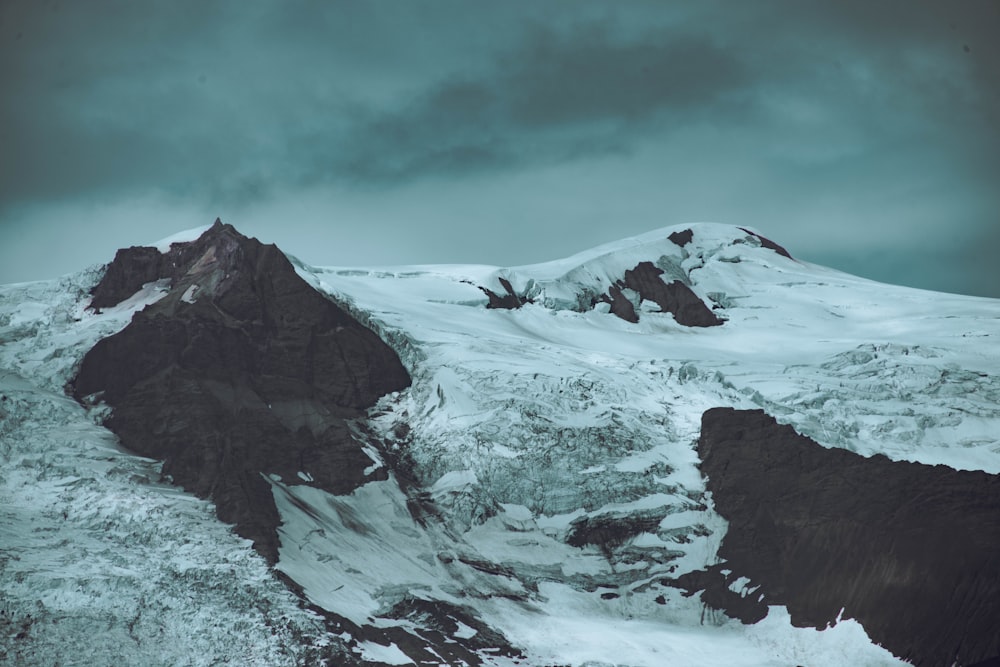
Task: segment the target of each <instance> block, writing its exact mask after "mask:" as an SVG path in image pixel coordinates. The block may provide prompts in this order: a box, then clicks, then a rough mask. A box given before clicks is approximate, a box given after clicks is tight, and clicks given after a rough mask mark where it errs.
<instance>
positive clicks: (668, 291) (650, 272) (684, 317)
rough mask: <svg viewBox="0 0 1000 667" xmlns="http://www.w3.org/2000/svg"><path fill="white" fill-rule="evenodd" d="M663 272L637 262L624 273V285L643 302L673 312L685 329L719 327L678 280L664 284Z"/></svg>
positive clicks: (688, 289)
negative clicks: (633, 291) (650, 302)
mask: <svg viewBox="0 0 1000 667" xmlns="http://www.w3.org/2000/svg"><path fill="white" fill-rule="evenodd" d="M661 275H663V269H660V268H658V267H656V266H653V263H652V262H639V264H637V265H636V267H635V268H634V269H632V270H631V271H626V272H625V286H626V287H628V288H629V289H634V290H635V291H636V292H638V293H639V296H641V297H642V298H643V299H648V300H649V301H652V302H653V303H655V304H656V305H658V306H659V307H660V310H661V311H662V312H664V313H673V315H674V319H675V320H677V323H678V324H683V325H684V326H686V327H714V326H718V325H720V324H722V320H720V319H719V318H718V317H716V316H715V313H713V312H712V309H711V308H709V307H708V306H706V305H705V303H704V302H703V301H702V300H701V299H699V298H698V295H697V294H695V293H694V292H692V291H691V288H690V287H688V286H687V285H685V284H684V283H682V282H681V281H679V280H674V281H671V282H669V283H665V282H663V280H662V279H661V278H660V276H661Z"/></svg>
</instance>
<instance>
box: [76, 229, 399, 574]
mask: <svg viewBox="0 0 1000 667" xmlns="http://www.w3.org/2000/svg"><path fill="white" fill-rule="evenodd" d="M154 268H155V269H156V270H155V271H154V270H153V269H154ZM163 279H169V280H170V281H171V289H170V292H169V294H167V296H165V297H164V298H163V299H161V300H160V301H158V302H157V303H155V304H153V305H151V306H149V307H147V308H146V309H145V310H143V311H141V312H139V313H137V314H136V315H135V316H134V318H133V319H132V322H131V323H130V324H129V325H128V326H127V327H126V328H125V329H123V330H122V331H120V332H119V333H117V334H115V335H114V336H111V337H109V338H106V339H104V340H102V341H100V342H99V343H98V344H97V345H95V346H94V348H93V349H91V350H90V352H88V353H87V355H86V356H85V357H84V359H83V363H82V365H81V367H80V371H79V374H78V376H77V378H76V380H75V386H74V390H73V392H74V395H75V397H76V398H77V399H78V400H88V398H89V397H91V396H92V395H95V394H97V395H99V397H100V398H102V399H103V400H104V401H105V402H107V404H108V405H110V406H111V407H112V408H113V411H112V413H111V416H110V418H109V419H108V420H107V422H106V424H107V426H108V427H109V428H110V429H111V430H113V431H114V432H115V433H116V434H117V435H118V436H119V438H120V439H121V441H122V443H123V444H124V445H125V446H126V447H128V448H130V449H132V450H134V451H136V452H138V453H140V454H142V455H144V456H150V457H154V458H160V459H164V468H163V470H164V473H165V474H167V475H170V476H171V477H172V478H173V480H174V481H175V482H177V483H179V484H180V485H182V486H183V487H185V488H186V489H188V490H190V491H193V492H195V493H197V494H198V495H200V496H203V497H209V498H211V499H212V500H214V501H215V503H216V506H217V508H218V514H219V517H220V518H221V519H223V520H225V521H229V522H232V523H235V524H236V527H237V532H239V533H240V534H241V535H243V536H244V537H247V538H249V539H252V540H253V541H254V544H255V546H256V547H257V549H258V550H259V551H260V552H261V553H263V554H264V555H265V556H267V557H268V558H269V559H271V560H272V561H274V560H275V559H276V557H277V546H278V542H277V537H276V534H275V530H274V529H275V527H276V525H277V523H278V514H277V510H276V508H275V505H274V500H273V498H272V496H271V489H270V485H269V483H268V481H267V480H266V479H265V478H264V477H263V475H269V474H276V475H279V476H280V477H281V478H282V479H283V480H284V481H285V482H286V483H288V482H296V481H299V480H300V479H301V478H305V479H309V480H311V482H310V483H312V484H314V485H316V486H318V487H320V488H322V489H324V490H327V491H329V492H331V493H348V492H350V491H352V490H353V489H355V488H357V487H358V486H359V485H361V484H362V483H364V482H365V481H367V480H368V479H372V478H378V476H379V475H380V474H381V475H382V476H383V477H382V478H384V474H385V473H384V470H383V469H381V468H379V469H378V470H375V472H374V473H373V474H374V475H375V477H372V476H371V475H369V474H367V473H366V472H365V470H366V468H372V467H373V466H372V459H371V458H370V457H369V456H368V455H367V454H365V453H364V450H363V449H362V446H361V445H360V444H359V443H358V442H357V441H356V440H355V438H354V437H353V436H352V432H351V428H350V421H349V420H351V419H352V418H357V417H359V416H361V414H362V412H361V411H362V410H364V409H365V408H367V407H370V406H371V405H373V404H374V402H375V401H376V400H377V399H378V398H379V397H380V396H382V395H384V394H386V393H388V392H391V391H395V390H399V389H402V388H404V387H406V386H408V385H409V382H410V379H409V376H408V375H407V373H406V370H405V369H404V368H403V366H402V364H401V363H400V361H399V359H398V357H397V356H396V355H395V353H394V352H393V351H392V350H391V349H390V348H389V347H388V346H387V345H385V343H383V342H382V341H381V340H380V339H379V338H378V337H377V336H376V335H375V334H374V333H372V332H371V331H369V330H368V329H366V328H365V327H363V326H362V325H361V324H359V323H358V322H356V321H355V320H353V319H352V318H351V317H350V316H349V315H348V314H347V313H345V312H344V311H343V310H342V309H340V308H339V307H338V306H337V305H336V304H334V303H333V302H332V301H330V300H329V299H327V298H326V297H324V296H323V295H321V294H319V293H318V292H316V291H315V290H314V289H312V288H311V287H310V286H309V285H308V284H307V283H306V282H305V281H303V280H302V279H301V278H300V277H299V276H298V275H296V273H295V270H294V268H293V267H292V265H291V263H290V262H289V261H288V260H287V258H285V256H284V255H283V254H282V253H281V252H280V251H279V250H278V249H277V248H276V247H275V246H273V245H267V246H265V245H262V244H261V243H260V242H259V241H257V240H256V239H248V238H246V237H244V236H242V235H241V234H239V233H238V232H237V231H236V230H235V229H233V228H232V227H231V226H229V225H223V224H222V223H221V222H219V221H216V224H215V225H214V226H213V227H212V228H211V229H210V230H209V231H208V232H206V233H205V234H204V235H203V236H202V237H201V238H199V239H198V240H197V241H194V242H191V243H184V244H175V245H174V246H172V248H171V250H170V252H169V253H165V254H161V253H159V251H158V250H156V249H155V248H130V249H128V250H123V251H120V252H119V253H118V255H117V256H116V258H115V261H114V262H113V263H112V264H111V265H110V266H109V267H108V270H107V272H106V274H105V278H104V279H103V280H102V281H101V283H100V284H99V285H98V286H97V287H96V288H95V289H94V292H93V294H94V302H93V304H92V305H93V306H94V307H108V306H112V305H114V304H116V303H118V301H121V300H122V299H124V298H127V297H129V296H131V295H132V294H133V293H134V292H135V291H136V290H138V289H139V288H140V287H141V286H142V285H143V284H144V283H147V282H150V281H151V280H163ZM300 473H302V475H300Z"/></svg>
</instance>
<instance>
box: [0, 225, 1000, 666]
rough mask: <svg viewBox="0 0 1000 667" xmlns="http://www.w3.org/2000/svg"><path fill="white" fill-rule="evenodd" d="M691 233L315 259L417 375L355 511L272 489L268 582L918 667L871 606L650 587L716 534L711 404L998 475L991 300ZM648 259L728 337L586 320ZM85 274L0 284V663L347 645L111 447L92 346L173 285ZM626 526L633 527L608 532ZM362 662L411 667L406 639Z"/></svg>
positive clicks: (602, 655)
mask: <svg viewBox="0 0 1000 667" xmlns="http://www.w3.org/2000/svg"><path fill="white" fill-rule="evenodd" d="M692 228H693V229H694V232H695V234H694V240H693V241H692V243H690V244H688V245H686V246H685V247H684V248H681V247H679V246H677V245H675V244H674V243H672V242H670V241H668V240H667V236H668V234H670V232H671V231H679V230H682V229H684V227H677V228H672V229H666V230H658V231H656V232H652V233H650V234H647V235H645V236H643V237H639V238H636V239H628V240H625V241H622V242H618V243H615V244H611V245H609V246H606V247H603V248H598V249H595V250H593V251H589V252H587V253H583V254H581V255H578V256H575V257H571V258H568V259H566V260H561V261H558V262H553V263H549V264H542V265H535V266H528V267H519V268H515V269H498V268H496V267H487V266H420V267H402V268H400V267H394V268H384V269H368V268H361V269H345V268H314V267H308V266H305V265H301V264H299V265H298V268H299V272H300V274H301V275H302V276H303V277H304V278H305V279H307V280H308V281H310V282H311V283H312V284H313V285H315V286H316V287H317V288H318V289H320V290H322V291H325V292H327V293H328V294H330V295H331V296H332V297H333V298H335V299H337V300H338V301H339V302H341V303H343V304H346V305H347V306H348V307H349V308H350V309H351V310H352V312H353V313H354V314H355V315H356V316H357V317H358V318H359V319H361V320H362V321H364V322H366V323H368V324H369V325H370V326H371V327H372V328H373V329H375V330H376V331H377V332H379V333H380V334H381V335H382V337H383V338H384V339H385V340H386V341H387V342H389V343H390V344H391V345H392V346H393V347H394V348H395V349H396V350H397V352H399V354H400V356H401V357H402V358H403V360H404V363H405V364H406V365H407V367H408V369H409V371H410V372H411V374H412V376H413V379H414V382H413V386H412V387H411V388H410V389H409V390H407V391H405V392H401V393H398V394H393V395H390V396H388V397H386V398H385V399H383V401H382V402H381V403H380V405H379V406H378V407H377V408H376V410H374V411H373V413H372V426H373V427H374V428H375V430H376V432H378V433H379V434H381V437H382V438H383V439H384V441H385V448H386V449H385V454H386V456H392V457H393V458H394V459H397V460H398V461H399V464H398V467H397V470H396V471H395V472H394V475H395V476H396V477H394V478H391V479H390V480H389V481H385V482H374V483H371V484H368V485H366V486H364V487H362V488H360V489H358V490H357V491H356V492H355V493H353V494H351V495H349V496H340V497H335V496H330V495H329V494H325V493H323V492H322V491H319V490H317V489H315V488H312V487H310V486H309V485H308V483H296V484H281V483H278V482H276V483H275V484H274V487H273V488H274V493H275V499H276V502H277V503H278V507H279V510H280V511H281V514H282V518H283V520H284V522H285V523H284V525H283V526H282V528H281V538H282V550H281V561H280V563H279V566H278V567H279V569H280V570H282V571H284V572H285V573H287V574H288V575H289V576H291V577H292V578H293V579H294V580H295V581H296V582H298V583H299V584H300V585H302V586H303V588H304V590H305V592H306V594H307V596H308V597H309V598H310V599H311V601H313V602H315V603H316V604H318V605H320V606H322V607H325V608H326V609H329V610H331V611H334V612H336V613H337V614H339V615H341V616H344V617H345V618H348V619H350V620H352V621H354V622H356V623H359V624H371V625H375V626H379V625H386V624H397V625H399V624H402V623H404V622H402V621H398V620H390V619H387V618H385V617H384V616H383V614H384V613H385V612H386V610H388V609H389V608H390V607H391V606H392V605H393V604H394V603H396V602H398V601H399V600H401V599H403V598H404V597H407V596H409V597H418V598H421V597H422V598H426V599H430V600H442V601H445V602H448V603H449V604H453V605H457V606H460V607H462V608H464V609H468V610H471V611H472V612H473V613H474V614H475V615H477V616H478V617H479V618H481V619H482V620H483V621H485V622H486V623H487V624H488V625H489V626H491V627H494V628H496V629H498V630H500V631H502V632H503V633H504V634H505V635H506V637H507V638H508V639H509V640H510V641H511V643H513V644H514V645H515V646H518V647H521V648H523V649H525V651H526V653H527V656H528V662H529V664H532V665H547V664H571V665H574V666H582V665H585V664H591V665H597V664H617V665H623V664H624V665H634V666H636V667H638V666H649V667H654V666H655V667H659V666H660V665H663V664H684V665H691V666H697V665H723V664H725V665H747V666H749V665H774V666H777V665H789V666H790V665H797V664H822V665H832V666H836V665H852V666H853V665H859V664H865V665H893V664H900V663H899V662H898V661H896V660H895V659H893V658H892V657H891V656H889V655H888V654H887V653H886V652H885V651H883V650H882V649H880V648H878V647H875V646H873V645H872V644H871V643H870V642H869V641H868V640H867V637H866V636H865V635H864V632H863V630H862V628H861V627H860V626H859V625H857V624H856V623H854V622H853V621H844V622H841V623H838V624H837V625H836V626H835V627H833V628H829V629H827V630H824V631H816V630H807V629H796V628H793V627H792V626H791V625H790V623H789V622H788V616H787V613H785V612H784V610H783V609H781V608H772V610H771V613H770V615H769V616H768V617H767V618H766V619H765V620H764V621H762V622H761V623H758V624H756V625H754V626H742V625H740V624H738V623H735V622H732V621H729V620H726V619H724V618H722V617H720V616H719V615H717V614H713V613H711V612H708V611H706V610H704V609H703V608H702V606H701V604H700V603H699V602H697V600H696V598H684V597H682V596H681V595H680V593H679V592H678V591H676V590H675V589H672V588H669V587H666V586H664V585H663V584H662V583H661V581H662V579H663V578H664V577H666V576H674V575H677V574H680V573H682V572H685V571H689V570H693V569H697V568H700V567H703V566H704V565H706V564H708V563H711V562H714V559H715V550H716V548H717V546H718V544H719V541H720V540H721V538H722V535H723V534H724V531H725V522H724V521H723V520H722V519H721V517H719V516H718V515H717V514H715V512H714V511H712V505H711V499H710V498H709V497H706V494H705V489H704V483H703V480H702V479H701V477H700V474H699V472H698V470H697V467H696V464H697V457H696V454H695V450H694V447H693V445H694V442H695V440H696V439H697V436H698V430H699V423H700V416H701V413H702V412H703V411H704V410H705V409H707V408H709V407H715V406H722V405H730V406H735V407H763V408H764V409H765V410H767V411H768V412H770V413H771V414H774V415H775V416H776V417H777V418H778V419H779V420H781V421H783V422H785V423H789V424H792V425H794V426H795V427H796V428H797V429H798V430H800V431H801V432H803V433H805V434H807V435H810V436H812V437H813V438H815V439H816V440H818V441H819V442H820V443H822V444H824V445H827V446H834V447H844V448H848V449H851V450H853V451H856V452H859V453H862V454H871V453H873V452H882V453H884V454H886V455H888V456H890V457H891V458H895V459H901V460H913V461H921V462H925V463H945V464H947V465H950V466H953V467H956V468H967V469H982V470H987V471H989V472H994V473H996V472H1000V443H998V441H997V438H996V434H997V433H1000V348H998V346H997V339H998V336H1000V303H998V302H997V301H995V300H989V299H977V298H972V297H961V296H953V295H945V294H936V293H930V292H923V291H917V290H911V289H905V288H899V287H893V286H888V285H882V284H877V283H872V282H869V281H865V280H861V279H859V278H855V277H852V276H848V275H845V274H842V273H838V272H835V271H831V270H829V269H825V268H822V267H817V266H813V265H808V264H805V263H801V262H797V261H795V260H789V259H786V258H784V257H781V256H779V255H778V254H776V253H774V252H773V251H770V250H767V249H764V248H761V247H760V246H759V242H758V241H757V240H756V238H755V237H753V236H751V235H748V234H745V233H743V232H742V231H740V230H738V229H736V228H733V227H727V226H720V225H696V226H693V227H692ZM189 236H190V234H186V235H184V236H182V237H178V238H179V239H180V240H185V239H187V238H188V237H189ZM639 261H651V262H654V263H656V264H657V266H659V267H660V268H662V269H663V270H664V271H665V275H664V278H666V279H668V280H669V279H670V278H671V277H675V278H677V279H681V280H683V281H685V282H687V283H689V285H690V286H691V288H692V289H693V290H694V291H695V293H697V294H698V295H699V296H701V297H702V298H703V299H705V300H706V302H708V303H710V304H716V305H717V306H719V308H718V310H717V311H716V312H717V313H718V314H719V315H720V316H722V317H724V318H726V320H727V321H726V323H725V324H724V325H722V326H719V327H713V328H710V329H691V328H687V327H683V326H680V325H678V324H677V323H676V322H674V320H673V317H672V316H671V315H669V314H664V313H658V312H654V310H655V309H654V308H650V306H649V304H648V303H637V305H638V308H637V311H638V312H639V313H640V317H641V319H640V322H639V323H637V324H630V323H627V322H624V321H622V320H620V319H618V318H616V317H614V316H612V315H610V314H609V313H607V312H606V310H607V306H606V305H602V304H598V305H597V306H596V307H592V306H591V302H592V300H593V297H594V296H596V295H598V294H601V293H603V292H605V291H606V290H607V289H608V286H609V284H610V283H611V282H612V281H613V280H615V279H618V278H621V277H622V275H623V273H624V271H625V270H626V269H631V268H633V267H634V266H635V265H636V264H637V263H638V262H639ZM500 277H505V278H507V279H508V280H510V282H511V283H512V284H513V286H514V288H515V290H516V291H518V292H519V293H521V294H525V295H527V296H529V297H531V298H532V299H533V300H534V303H533V304H529V305H526V306H525V307H523V308H521V309H520V310H516V311H505V310H487V309H485V307H484V306H485V303H486V297H485V295H484V294H483V293H482V292H481V291H480V290H479V289H478V286H485V287H488V288H490V289H492V290H494V291H496V292H501V291H502V290H501V287H500V285H499V280H498V279H499V278H500ZM96 278H97V274H96V272H95V271H93V270H91V271H86V272H83V273H81V274H79V275H77V276H72V277H68V278H65V279H62V280H60V281H52V282H45V283H32V284H24V285H12V286H6V287H2V288H0V369H2V375H0V385H2V388H0V392H2V394H3V395H4V396H5V397H6V398H5V399H4V400H3V401H2V402H0V508H2V510H0V511H2V512H3V514H4V516H3V521H2V523H0V531H3V532H2V533H0V590H2V591H3V593H2V595H3V596H4V597H3V602H2V604H3V609H2V611H3V614H4V615H3V616H2V617H0V622H2V625H0V630H2V634H0V638H2V642H3V643H2V644H0V650H2V651H4V653H2V654H0V656H4V657H6V658H7V659H10V658H11V657H13V659H14V660H15V661H17V660H27V661H28V664H32V663H33V662H38V663H42V664H45V663H47V662H55V661H60V660H61V661H62V664H83V663H87V664H91V665H101V664H122V663H134V664H138V663H144V664H217V663H220V662H223V661H226V660H229V661H230V662H233V663H240V664H295V663H303V662H305V663H309V662H311V661H315V660H317V659H318V658H316V656H318V655H319V653H320V652H321V651H323V650H325V649H324V648H323V645H324V644H325V643H329V644H330V645H331V646H334V647H336V646H339V645H340V644H339V643H340V642H342V638H340V637H331V636H324V635H323V633H322V628H321V625H320V624H319V622H318V620H317V619H316V618H315V617H314V616H312V615H311V614H309V613H308V612H305V611H303V610H301V609H300V607H299V606H298V605H297V604H296V602H295V600H294V598H293V596H292V595H291V594H290V593H288V592H287V591H286V590H285V589H284V588H282V587H281V586H280V585H279V584H277V582H276V581H275V579H274V578H273V577H272V576H270V575H269V573H268V572H267V568H266V566H265V565H264V563H263V562H262V561H261V560H260V559H258V558H257V557H256V556H255V554H253V552H252V551H251V550H250V549H249V547H248V545H247V544H246V543H245V542H244V541H242V540H240V539H238V538H237V537H235V536H234V535H233V534H232V532H231V531H230V530H229V529H228V528H227V527H226V526H224V525H222V524H220V523H218V521H217V520H215V518H214V516H213V514H212V513H211V508H209V507H208V506H207V505H206V504H205V503H203V502H202V501H198V500H195V499H192V498H191V497H189V496H187V495H186V494H183V493H181V492H179V491H177V490H175V489H173V488H172V487H169V486H166V485H163V484H161V483H159V482H158V481H157V480H158V467H157V465H156V464H155V463H154V462H151V461H148V460H144V459H139V458H137V457H134V456H131V455H128V454H126V453H124V452H121V451H120V450H119V449H118V448H117V446H116V445H115V442H114V439H113V437H112V436H110V435H109V434H108V433H107V432H106V431H104V430H103V429H101V428H99V427H97V426H95V425H94V420H95V418H96V417H97V415H93V414H91V415H88V414H87V413H85V412H84V411H83V410H82V408H80V407H78V406H77V405H76V404H74V403H73V402H72V401H70V400H68V399H66V398H65V397H64V396H63V394H62V387H63V385H64V384H65V382H66V381H67V380H68V379H69V377H70V376H71V375H72V372H73V367H74V365H75V364H76V363H78V361H79V359H80V358H81V357H82V355H83V354H84V353H85V352H86V350H87V349H89V347H90V346H91V345H93V343H94V342H95V341H96V340H98V339H99V338H100V337H102V336H106V335H108V334H110V333H112V332H113V331H115V330H117V329H118V328H120V327H122V326H124V325H125V324H126V323H127V320H128V318H129V317H130V316H131V313H132V312H133V311H134V309H136V308H139V307H142V306H143V305H144V304H145V303H149V302H150V300H153V299H155V298H157V296H158V295H159V294H160V293H161V290H160V289H159V287H158V286H157V285H149V286H147V288H146V289H145V290H144V291H143V292H142V293H140V294H137V295H136V296H135V297H133V299H131V300H130V302H129V303H126V304H123V305H122V306H119V307H118V308H115V309H111V310H108V311H105V313H103V314H102V315H93V314H91V313H87V312H85V311H84V307H85V305H86V298H85V295H84V292H85V289H86V288H87V287H89V286H90V285H91V284H93V282H94V281H96ZM630 296H631V297H632V298H636V297H637V295H635V294H632V295H630ZM308 473H309V471H308V470H306V471H303V475H302V477H303V480H307V479H308V478H309V475H308ZM399 476H406V478H407V481H415V482H417V483H418V484H419V488H423V489H425V490H426V498H428V499H431V500H433V501H434V502H433V507H435V508H436V510H437V512H438V516H437V517H436V518H435V519H434V520H432V521H429V522H428V523H427V524H426V525H420V524H418V523H416V522H415V521H414V520H413V519H412V517H411V515H410V513H409V512H408V511H407V509H406V503H407V500H408V498H407V497H406V496H405V495H404V492H403V491H402V490H401V489H400V486H399V485H398V484H396V483H395V479H397V478H399ZM298 481H300V480H297V482H298ZM286 482H288V480H286ZM304 506H307V507H310V508H312V510H313V511H311V512H309V513H306V512H304V511H303V510H302V507H304ZM607 525H628V526H631V529H630V530H628V531H625V534H622V535H618V536H616V537H614V539H606V538H601V535H602V534H604V533H602V531H601V530H600V528H601V527H602V526H607ZM744 593H745V594H748V595H750V594H754V591H753V590H745V591H744ZM470 632H473V633H474V632H475V630H473V629H471V628H469V627H463V626H461V625H460V626H459V628H458V630H457V631H456V632H455V639H456V640H461V639H462V638H463V637H467V636H468V635H469V633H470ZM193 636H197V637H199V638H200V639H198V640H197V641H194V642H192V641H184V640H185V639H186V638H190V637H193ZM233 637H240V638H242V639H241V641H240V642H239V643H238V644H237V643H234V642H233V641H232V638H233ZM348 639H349V638H348ZM329 650H332V649H329ZM350 650H351V651H352V652H353V653H354V654H355V655H361V656H362V657H365V658H366V659H371V660H379V661H381V662H385V663H390V664H410V663H411V662H412V661H411V660H410V659H409V658H407V657H406V656H405V654H404V653H403V652H402V651H401V650H400V649H399V647H396V646H395V645H391V646H388V647H385V646H379V645H378V644H375V643H373V642H362V643H361V644H359V645H354V646H353V647H351V649H350ZM113 651H117V652H113ZM122 651H124V653H122ZM113 656H114V657H120V656H124V658H125V659H124V660H122V659H115V660H112V657H113ZM484 659H486V660H487V662H489V663H492V664H496V665H504V664H507V663H506V662H505V659H502V658H496V657H489V656H484Z"/></svg>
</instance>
